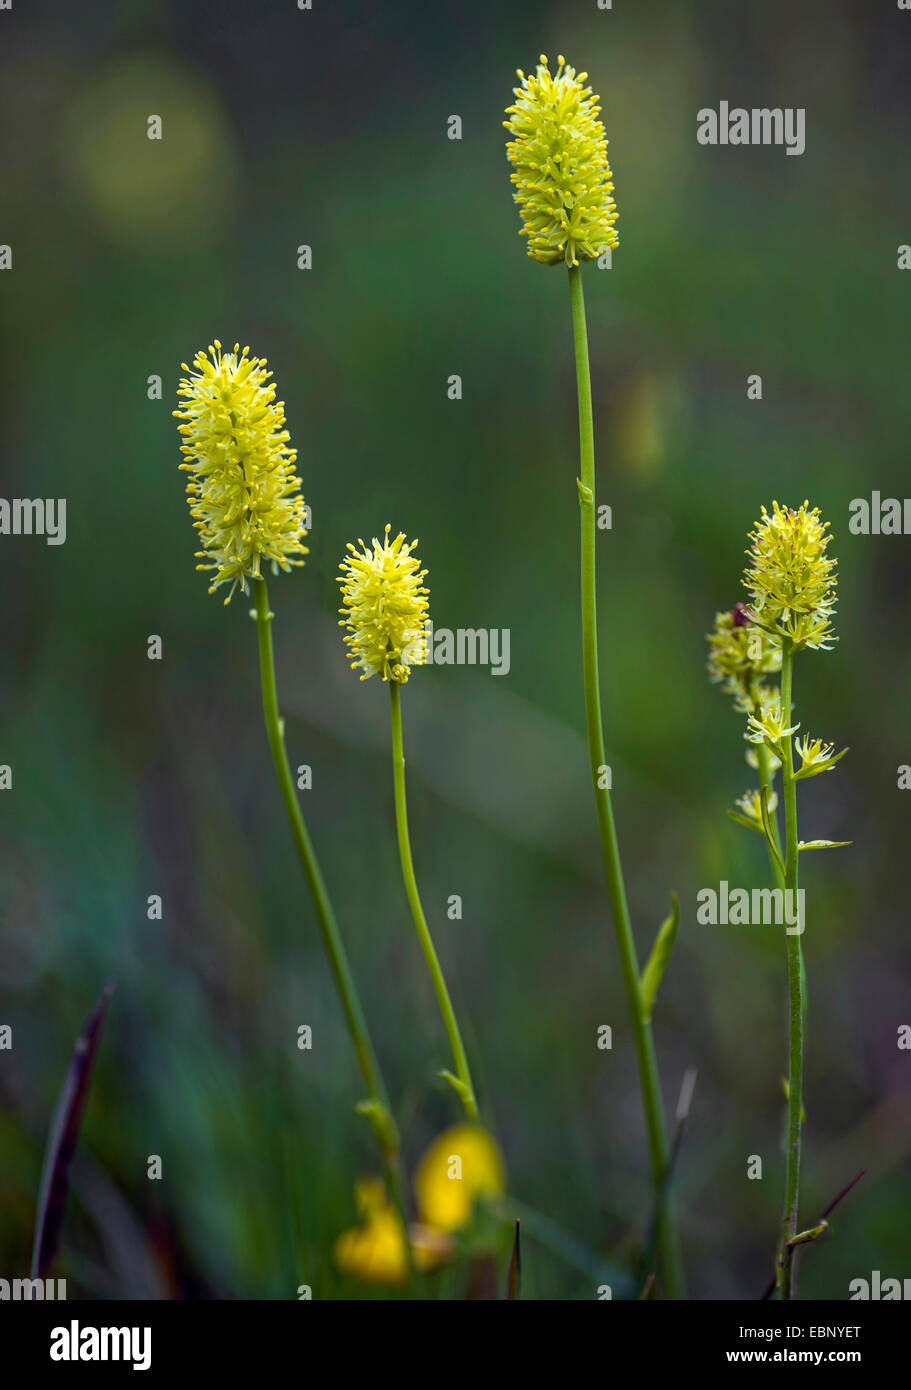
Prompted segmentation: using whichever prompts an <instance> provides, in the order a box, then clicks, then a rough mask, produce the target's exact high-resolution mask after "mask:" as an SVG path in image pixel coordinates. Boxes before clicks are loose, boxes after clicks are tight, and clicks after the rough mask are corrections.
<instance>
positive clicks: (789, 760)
mask: <svg viewBox="0 0 911 1390" xmlns="http://www.w3.org/2000/svg"><path fill="white" fill-rule="evenodd" d="M793 676H794V648H793V645H791V642H790V641H787V639H786V641H784V648H783V652H782V714H783V717H784V719H786V720H787V721H789V724H790V717H791V709H793V695H791V688H793ZM782 752H783V753H784V758H783V760H782V787H783V794H784V888H786V903H789V905H790V908H791V912H790V913H786V916H787V915H797V912H798V910H800V909H798V898H797V859H798V849H797V783H796V781H794V752H793V734H787V735H786V738H784V739H783V741H782ZM786 941H787V992H789V1065H787V1155H786V1176H784V1211H783V1215H782V1244H780V1250H779V1270H780V1295H782V1298H783V1300H790V1298H793V1295H794V1265H796V1257H794V1258H791V1259H789V1258H787V1257H789V1250H787V1243H789V1241H790V1240H791V1238H793V1237H794V1236H796V1234H797V1222H798V1208H800V1148H801V1118H803V1109H804V1011H805V997H804V980H803V960H801V945H800V933H793V934H789V935H787V937H786Z"/></svg>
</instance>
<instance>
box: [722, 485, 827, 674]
mask: <svg viewBox="0 0 911 1390" xmlns="http://www.w3.org/2000/svg"><path fill="white" fill-rule="evenodd" d="M828 529H829V523H828V522H823V521H821V520H820V515H819V508H818V507H814V508H813V510H812V511H811V510H810V509H809V503H808V502H803V503H801V505H800V507H799V508H797V510H796V511H795V509H794V508H793V507H780V506H779V505H778V503H777V502H773V503H772V512H771V515H770V514H769V513H768V512H767V511H766V509H765V507H763V509H762V519H761V521H759V522H757V523H756V526H755V527H754V529H753V530H752V532H751V533H750V542H751V545H750V549H749V550H748V551H747V555H749V557H750V565H749V567H748V569H747V570H746V572H745V574H744V580H743V582H744V586H745V587H746V588H747V589H748V590H749V592H750V596H751V599H752V605H751V606H752V610H753V612H754V614H755V616H756V620H757V622H759V623H761V624H763V626H764V627H766V628H769V629H772V631H773V634H774V635H775V636H777V637H778V638H779V639H782V640H783V639H785V638H789V639H790V640H791V641H792V642H793V644H794V648H795V650H800V649H801V648H803V647H810V648H813V649H814V650H822V651H828V650H829V649H830V647H831V645H832V643H833V642H834V641H837V640H838V639H837V638H836V637H835V636H834V635H833V632H832V624H831V619H832V615H833V614H834V612H835V589H836V583H837V580H836V576H835V568H836V565H837V563H838V562H837V561H836V560H835V559H833V558H831V557H830V556H828V555H827V554H826V549H827V547H828V545H829V541H830V540H831V536H830V535H829V534H828Z"/></svg>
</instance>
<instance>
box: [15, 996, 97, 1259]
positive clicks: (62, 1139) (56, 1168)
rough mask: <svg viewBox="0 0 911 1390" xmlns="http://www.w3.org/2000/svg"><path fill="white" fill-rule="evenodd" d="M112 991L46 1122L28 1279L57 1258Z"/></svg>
mask: <svg viewBox="0 0 911 1390" xmlns="http://www.w3.org/2000/svg"><path fill="white" fill-rule="evenodd" d="M113 989H114V986H113V985H105V987H104V989H103V990H102V991H101V994H100V995H99V996H98V999H97V1001H96V1003H95V1007H94V1008H93V1009H92V1012H91V1013H90V1014H89V1016H88V1019H87V1020H86V1024H85V1027H84V1028H83V1030H82V1032H81V1033H80V1034H79V1037H78V1038H77V1039H76V1045H75V1047H74V1048H73V1055H72V1057H71V1058H70V1064H69V1066H68V1067H67V1071H66V1076H65V1077H64V1079H63V1087H62V1089H61V1092H60V1099H59V1100H58V1101H57V1106H56V1109H55V1110H54V1115H53V1119H52V1120H51V1127H50V1130H49V1131H48V1136H47V1147H46V1148H45V1151H44V1169H43V1171H42V1174H41V1190H40V1192H39V1195H38V1210H37V1214H36V1217H35V1243H34V1246H33V1247H32V1272H31V1277H32V1278H33V1279H44V1278H45V1277H46V1275H47V1271H48V1269H49V1268H50V1266H51V1264H52V1263H53V1260H54V1256H55V1255H56V1253H57V1246H58V1243H59V1240H60V1228H61V1226H62V1225H63V1213H64V1210H65V1208H66V1199H67V1193H68V1192H69V1185H70V1184H69V1170H70V1164H71V1163H72V1161H73V1155H74V1153H75V1152H76V1144H77V1142H78V1140H79V1130H80V1127H81V1125H82V1115H83V1111H84V1110H85V1103H86V1100H87V1099H88V1094H89V1085H90V1082H91V1079H92V1068H93V1066H94V1063H95V1054H96V1052H97V1051H98V1043H99V1040H100V1037H101V1028H102V1024H103V1023H104V1018H105V1014H106V1013H107V1009H108V1002H109V1000H110V997H111V994H112V992H113Z"/></svg>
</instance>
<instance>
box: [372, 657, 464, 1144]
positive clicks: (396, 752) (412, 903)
mask: <svg viewBox="0 0 911 1390" xmlns="http://www.w3.org/2000/svg"><path fill="white" fill-rule="evenodd" d="M389 703H390V708H391V711H392V777H393V785H394V789H395V826H396V832H397V834H398V841H399V858H400V859H401V861H402V876H403V878H404V880H405V893H406V895H407V897H408V906H409V907H410V908H411V915H412V917H413V918H414V925H415V927H416V928H417V933H418V939H419V941H420V943H421V948H422V950H423V952H424V959H425V960H426V962H427V968H428V970H429V971H430V978H431V979H432V981H433V988H434V990H435V991H436V996H437V1003H438V1004H439V1006H440V1013H441V1014H442V1015H443V1023H444V1024H445V1026H446V1033H447V1036H448V1038H449V1046H450V1048H451V1049H452V1056H453V1059H454V1061H455V1069H456V1078H457V1080H458V1083H459V1085H458V1087H457V1090H458V1093H459V1096H460V1097H461V1100H462V1104H463V1105H464V1107H465V1112H466V1114H467V1116H468V1118H469V1120H473V1121H474V1120H477V1118H478V1105H477V1101H476V1100H475V1094H474V1086H473V1084H472V1080H471V1072H470V1070H469V1067H468V1058H467V1057H466V1055H465V1048H464V1046H463V1045H462V1035H461V1033H460V1032H459V1025H458V1021H457V1019H456V1016H455V1011H454V1010H453V1007H452V1001H451V1000H450V998H449V990H448V989H447V988H446V981H445V979H444V977H443V971H442V969H441V968H440V962H439V960H438V959H437V953H436V950H435V949H434V945H433V938H432V937H431V935H430V928H429V927H428V926H427V919H426V918H425V916H424V909H423V908H422V906H421V898H420V894H419V893H418V885H417V880H416V879H415V876H414V864H413V863H412V859H411V841H410V838H409V835H408V807H407V804H406V801H405V750H404V741H403V738H402V696H401V690H400V688H399V683H398V681H394V680H393V681H390V682H389Z"/></svg>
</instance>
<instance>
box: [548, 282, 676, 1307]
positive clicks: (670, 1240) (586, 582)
mask: <svg viewBox="0 0 911 1390" xmlns="http://www.w3.org/2000/svg"><path fill="white" fill-rule="evenodd" d="M569 288H570V297H571V300H572V315H573V343H574V346H575V355H576V386H577V390H578V397H579V444H580V459H581V465H580V475H581V476H580V478H579V480H578V489H579V507H580V512H581V532H582V534H581V543H582V659H583V670H584V677H585V721H586V725H587V728H588V752H589V761H590V763H591V774H592V785H593V787H594V792H595V804H596V807H597V812H598V828H599V830H600V833H601V850H602V854H603V857H604V870H605V873H606V875H607V889H608V897H609V898H610V904H611V912H612V914H613V919H614V929H615V932H616V936H617V949H618V951H619V953H620V967H621V970H622V972H623V983H624V986H625V988H626V996H627V1000H628V1002H629V1011H630V1018H631V1021H632V1026H633V1037H634V1040H635V1045H636V1057H637V1060H638V1064H639V1081H640V1085H641V1088H642V1102H643V1106H644V1109H645V1118H646V1124H647V1127H648V1140H649V1150H650V1154H651V1167H652V1182H653V1186H654V1191H655V1199H656V1202H657V1203H658V1204H659V1209H660V1226H659V1232H660V1234H659V1244H660V1248H661V1259H662V1266H663V1270H664V1283H665V1289H666V1292H667V1294H668V1296H669V1297H670V1298H682V1297H685V1293H686V1289H685V1283H684V1275H683V1262H682V1259H681V1254H680V1241H679V1236H678V1233H677V1227H676V1221H675V1216H674V1210H673V1203H672V1199H671V1197H670V1196H669V1195H666V1194H664V1193H663V1184H664V1174H665V1170H666V1168H667V1161H668V1139H667V1126H666V1122H665V1116H664V1104H663V1102H662V1099H661V1090H660V1086H659V1081H658V1064H657V1061H656V1058H655V1044H654V1040H653V1038H652V1030H651V1024H650V1023H649V1022H646V1021H645V1020H644V1019H643V1017H642V999H641V991H640V985H639V961H638V958H637V955H636V943H635V941H634V939H633V930H632V926H631V923H630V916H629V906H628V904H627V901H626V889H625V887H624V883H623V869H622V866H621V863H620V847H619V845H618V842H617V831H616V827H615V825H614V813H613V808H612V806H611V797H610V792H609V791H608V790H607V788H606V787H604V786H602V785H601V783H602V781H603V778H602V769H603V767H604V766H605V761H606V760H605V752H604V730H603V725H602V719H601V695H600V689H599V679H598V622H597V600H596V575H595V547H596V525H595V443H594V421H593V417H592V390H591V374H590V370H589V365H588V332H587V329H586V325H585V301H584V298H583V294H582V275H581V270H580V268H579V267H578V266H573V267H571V269H570V272H569Z"/></svg>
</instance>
